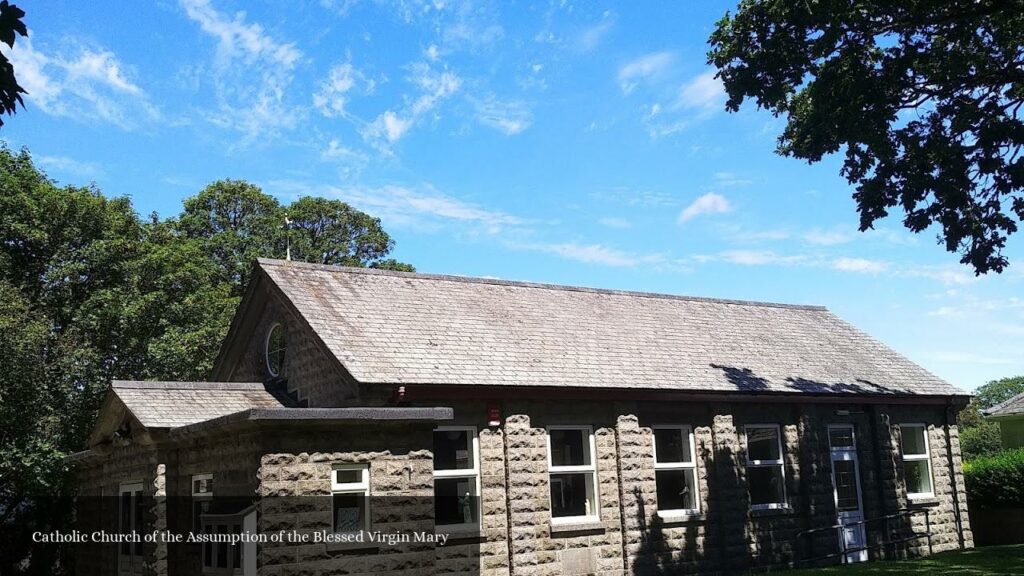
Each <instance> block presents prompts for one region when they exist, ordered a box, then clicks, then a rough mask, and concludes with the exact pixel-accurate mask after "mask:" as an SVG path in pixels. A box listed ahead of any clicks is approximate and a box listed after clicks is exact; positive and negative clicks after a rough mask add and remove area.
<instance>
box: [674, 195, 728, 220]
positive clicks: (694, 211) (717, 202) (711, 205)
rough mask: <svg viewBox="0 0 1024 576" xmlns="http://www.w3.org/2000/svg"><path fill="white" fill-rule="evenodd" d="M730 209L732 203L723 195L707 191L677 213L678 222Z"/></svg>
mask: <svg viewBox="0 0 1024 576" xmlns="http://www.w3.org/2000/svg"><path fill="white" fill-rule="evenodd" d="M730 210H732V205H730V204H729V200H728V199H726V197H725V196H722V195H720V194H716V193H714V192H708V193H707V194H704V195H703V196H700V197H699V198H697V199H696V200H694V201H693V202H692V203H691V204H690V205H689V206H687V207H686V208H684V209H683V211H682V212H680V214H679V223H680V224H682V223H683V222H688V221H690V220H692V219H694V218H696V217H698V216H701V215H704V214H721V213H724V212H729V211H730Z"/></svg>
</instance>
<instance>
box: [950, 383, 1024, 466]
mask: <svg viewBox="0 0 1024 576" xmlns="http://www.w3.org/2000/svg"><path fill="white" fill-rule="evenodd" d="M1020 393H1024V376H1017V377H1014V378H1003V379H1000V380H993V381H991V382H989V383H988V384H985V385H983V386H980V387H979V388H978V389H977V390H976V391H975V392H974V398H972V399H971V402H970V403H969V404H967V407H965V408H964V409H963V410H962V411H961V412H960V414H959V415H958V416H957V425H958V427H959V428H960V450H961V452H962V453H963V457H964V460H973V459H975V458H977V457H979V456H986V455H989V454H995V453H996V452H999V451H1000V450H1002V448H1003V445H1002V439H1001V437H1000V434H999V424H998V423H997V422H992V421H991V420H987V419H985V418H984V417H983V416H982V415H981V412H982V411H983V410H987V409H989V408H991V407H993V406H995V405H996V404H999V403H1001V402H1005V401H1007V400H1009V399H1010V398H1013V397H1014V396H1016V395H1017V394H1020Z"/></svg>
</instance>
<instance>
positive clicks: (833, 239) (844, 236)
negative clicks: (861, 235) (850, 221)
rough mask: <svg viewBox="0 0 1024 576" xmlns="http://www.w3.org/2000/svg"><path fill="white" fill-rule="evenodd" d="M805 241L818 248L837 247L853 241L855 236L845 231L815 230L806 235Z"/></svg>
mask: <svg viewBox="0 0 1024 576" xmlns="http://www.w3.org/2000/svg"><path fill="white" fill-rule="evenodd" d="M804 240H805V241H806V242H808V243H810V244H814V245H816V246H837V245H839V244H846V243H847V242H852V241H853V235H852V234H850V233H848V232H846V231H843V230H838V229H836V230H819V229H817V228H816V229H814V230H811V231H810V232H808V233H806V234H804Z"/></svg>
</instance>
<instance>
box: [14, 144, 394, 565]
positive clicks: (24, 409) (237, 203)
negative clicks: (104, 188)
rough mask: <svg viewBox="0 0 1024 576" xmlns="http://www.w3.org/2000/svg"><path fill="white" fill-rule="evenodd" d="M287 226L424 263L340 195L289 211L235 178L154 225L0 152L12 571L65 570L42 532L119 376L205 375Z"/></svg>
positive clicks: (304, 248) (56, 515)
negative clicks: (287, 220)
mask: <svg viewBox="0 0 1024 576" xmlns="http://www.w3.org/2000/svg"><path fill="white" fill-rule="evenodd" d="M286 209H287V210H289V211H291V213H292V214H293V219H294V224H293V225H294V226H295V228H294V229H292V230H291V231H287V230H286V229H285V227H284V217H285V210H286ZM286 234H290V235H292V236H293V238H292V240H293V242H294V243H295V246H294V248H295V251H297V253H295V254H294V255H296V256H298V257H300V258H302V259H305V260H308V261H311V262H325V263H331V264H346V265H350V266H376V267H388V268H394V269H410V270H411V268H412V267H411V266H409V265H408V264H402V263H400V262H397V261H395V260H393V259H387V258H386V256H387V255H388V254H389V252H390V251H391V249H392V247H393V246H394V243H393V242H392V240H391V238H390V237H389V236H388V235H387V234H386V233H385V232H384V230H383V229H381V227H380V222H379V220H377V219H375V218H372V217H370V216H368V215H366V214H364V213H362V212H359V211H358V210H354V209H352V208H351V207H350V206H348V205H346V204H344V203H342V202H339V201H336V200H324V199H321V198H304V199H301V200H299V201H297V202H295V203H294V204H292V205H291V206H289V207H282V206H281V205H280V204H279V203H278V202H277V201H276V200H275V199H274V198H273V197H271V196H268V195H266V194H264V193H263V192H262V191H261V190H260V189H259V188H258V187H256V186H253V185H251V184H248V183H246V182H242V181H232V180H223V181H219V182H215V183H213V184H211V185H210V186H208V187H207V188H205V189H204V190H202V191H201V192H200V193H199V194H198V195H196V196H195V197H192V198H189V199H187V200H186V201H185V203H184V207H183V211H182V213H181V214H180V215H179V216H178V217H177V218H171V219H167V220H161V219H160V218H159V217H157V216H156V215H153V216H151V217H150V218H149V219H148V221H143V220H141V219H140V218H139V217H138V215H137V214H136V213H135V211H134V209H133V207H132V205H131V202H130V200H129V199H127V198H106V197H105V196H103V195H102V194H101V193H100V191H99V190H97V189H95V188H93V187H74V186H64V187H60V186H57V184H56V183H54V182H53V181H52V180H50V179H49V178H48V177H47V176H46V175H45V174H44V173H42V172H41V171H40V170H39V169H38V168H36V167H35V165H34V163H33V162H32V157H31V155H30V154H29V153H28V151H26V150H22V151H20V152H17V153H15V152H11V151H10V150H9V149H7V148H0V365H2V366H3V370H0V574H23V573H33V574H60V573H61V571H62V570H63V569H64V567H63V566H62V565H61V557H60V554H59V553H60V548H59V547H54V546H48V545H40V544H38V543H33V542H32V540H31V533H32V531H34V530H40V531H44V532H45V531H51V530H53V529H54V528H55V527H66V525H67V524H66V520H67V517H68V516H67V515H68V513H69V511H70V510H71V506H69V505H68V503H67V500H68V499H69V498H70V497H71V495H72V494H73V486H72V484H71V481H70V476H69V474H68V465H67V462H66V460H65V456H66V455H67V454H68V453H70V452H74V451H77V450H81V449H83V448H85V442H86V438H87V437H88V434H89V432H90V430H91V428H92V426H93V424H94V422H95V417H96V411H97V409H98V408H99V405H100V402H101V400H102V398H103V396H104V394H105V392H106V390H107V387H108V386H109V384H110V381H111V380H112V379H114V378H120V379H158V380H161V379H162V380H201V379H204V378H206V377H208V374H209V371H210V369H211V367H212V365H213V361H214V358H215V357H216V355H217V353H218V351H219V348H220V344H221V342H222V341H223V339H224V337H225V335H226V334H227V330H228V326H229V324H230V321H231V317H232V315H233V314H234V312H235V309H236V308H237V307H238V303H239V300H240V298H241V293H242V289H243V283H244V282H245V281H246V279H247V277H248V274H249V270H250V266H251V265H252V261H253V259H255V258H257V257H264V256H268V257H283V255H284V250H285V245H286ZM295 251H293V252H295ZM28 559H30V560H31V562H28ZM26 565H27V566H28V568H26V567H25V566H26Z"/></svg>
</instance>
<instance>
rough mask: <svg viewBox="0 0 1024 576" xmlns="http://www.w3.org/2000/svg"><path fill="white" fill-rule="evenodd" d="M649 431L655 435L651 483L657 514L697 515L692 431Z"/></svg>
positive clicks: (661, 428)
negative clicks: (654, 493) (654, 489)
mask: <svg viewBox="0 0 1024 576" xmlns="http://www.w3.org/2000/svg"><path fill="white" fill-rule="evenodd" d="M651 429H652V430H653V432H654V480H655V486H656V488H657V502H658V513H659V514H662V515H672V514H680V515H682V514H697V513H699V512H700V497H699V496H700V495H699V491H698V488H697V463H696V459H695V458H694V453H695V447H694V443H693V429H692V428H691V427H690V426H684V425H655V426H652V427H651Z"/></svg>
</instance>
